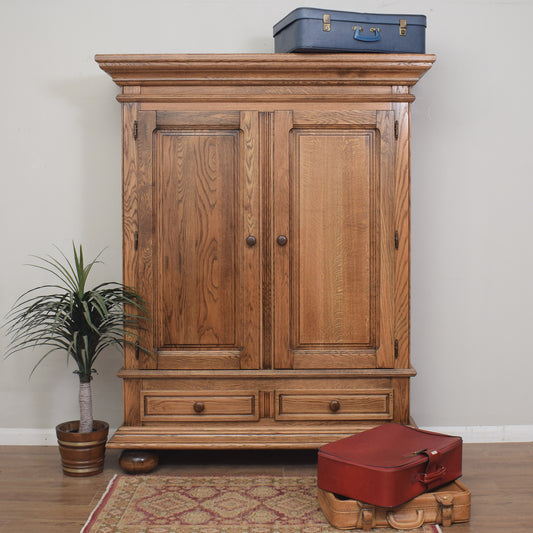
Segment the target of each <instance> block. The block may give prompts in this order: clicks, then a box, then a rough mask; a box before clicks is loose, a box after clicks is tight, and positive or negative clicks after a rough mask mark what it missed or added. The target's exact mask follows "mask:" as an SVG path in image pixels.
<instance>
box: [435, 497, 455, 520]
mask: <svg viewBox="0 0 533 533" xmlns="http://www.w3.org/2000/svg"><path fill="white" fill-rule="evenodd" d="M435 499H436V500H437V502H438V503H439V506H440V514H441V524H442V525H443V526H444V527H448V526H451V525H452V522H453V496H444V495H439V494H435Z"/></svg>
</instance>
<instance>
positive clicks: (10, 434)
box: [0, 428, 116, 446]
mask: <svg viewBox="0 0 533 533" xmlns="http://www.w3.org/2000/svg"><path fill="white" fill-rule="evenodd" d="M115 431H116V429H114V428H109V434H110V435H112V434H113V433H114V432H115ZM0 446H57V437H56V430H55V429H33V428H0Z"/></svg>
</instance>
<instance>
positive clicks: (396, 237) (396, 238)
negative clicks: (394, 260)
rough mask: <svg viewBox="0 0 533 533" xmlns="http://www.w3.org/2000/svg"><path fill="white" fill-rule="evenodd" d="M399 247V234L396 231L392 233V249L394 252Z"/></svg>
mask: <svg viewBox="0 0 533 533" xmlns="http://www.w3.org/2000/svg"><path fill="white" fill-rule="evenodd" d="M399 247H400V234H399V233H398V230H396V231H395V232H394V248H396V250H397V249H398V248H399Z"/></svg>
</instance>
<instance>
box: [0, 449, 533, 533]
mask: <svg viewBox="0 0 533 533" xmlns="http://www.w3.org/2000/svg"><path fill="white" fill-rule="evenodd" d="M118 457H119V453H118V451H117V450H109V451H108V452H107V456H106V467H105V470H104V473H103V474H100V475H98V476H93V477H90V478H69V477H66V476H63V474H62V472H61V468H60V464H59V457H58V451H57V449H56V447H55V446H0V533H52V532H53V533H63V532H64V533H78V532H79V531H80V529H81V527H82V526H83V524H84V523H85V520H86V519H87V517H88V515H89V513H90V512H91V510H92V509H93V507H94V506H95V505H96V504H97V502H98V500H99V499H100V496H101V494H102V492H103V491H104V490H105V488H106V486H107V483H108V481H109V480H110V479H111V477H112V476H113V474H115V473H120V468H119V466H118ZM315 472H316V452H310V451H272V452H268V451H263V452H259V451H250V452H243V451H238V452H167V453H165V454H163V455H162V457H161V465H160V466H159V468H158V469H157V470H156V471H155V472H154V473H158V474H175V475H179V474H185V473H206V474H207V473H218V474H224V473H228V474H237V473H240V474H245V473H247V474H250V473H267V474H274V475H290V474H314V473H315ZM463 472H464V475H463V478H462V480H463V482H464V483H465V485H466V486H467V487H468V488H469V489H470V490H471V491H472V517H471V521H470V522H469V523H468V524H455V525H453V526H451V527H450V528H444V532H446V531H449V532H450V533H466V532H476V533H522V532H524V533H525V532H533V443H498V444H466V445H465V448H464V455H463ZM295 533H297V532H295Z"/></svg>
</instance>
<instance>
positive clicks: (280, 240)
mask: <svg viewBox="0 0 533 533" xmlns="http://www.w3.org/2000/svg"><path fill="white" fill-rule="evenodd" d="M288 240H289V239H287V237H286V236H285V235H279V236H278V238H277V239H276V242H277V243H278V244H279V245H280V246H285V245H286V244H287V242H288Z"/></svg>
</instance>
